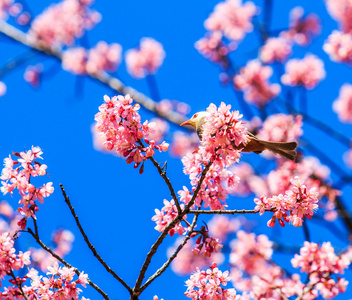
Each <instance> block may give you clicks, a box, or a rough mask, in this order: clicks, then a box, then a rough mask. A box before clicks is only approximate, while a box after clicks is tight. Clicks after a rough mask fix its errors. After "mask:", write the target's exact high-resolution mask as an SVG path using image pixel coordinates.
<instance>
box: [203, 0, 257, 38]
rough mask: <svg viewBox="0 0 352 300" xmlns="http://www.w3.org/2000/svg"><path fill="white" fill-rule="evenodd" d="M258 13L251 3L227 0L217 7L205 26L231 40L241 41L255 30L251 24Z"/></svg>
mask: <svg viewBox="0 0 352 300" xmlns="http://www.w3.org/2000/svg"><path fill="white" fill-rule="evenodd" d="M257 12H258V11H257V8H256V6H255V5H254V3H253V2H251V1H247V2H246V3H244V4H242V0H226V1H225V2H220V3H219V4H217V5H216V6H215V8H214V11H213V12H212V13H211V14H210V16H209V17H208V19H206V20H205V22H204V26H205V28H206V29H207V30H209V31H220V32H222V33H223V34H224V35H225V36H226V37H227V38H228V39H230V40H234V41H240V40H242V39H243V38H244V36H245V35H246V33H248V32H251V31H252V30H253V25H252V23H251V22H252V18H253V16H254V15H256V14H257Z"/></svg>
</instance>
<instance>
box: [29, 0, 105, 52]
mask: <svg viewBox="0 0 352 300" xmlns="http://www.w3.org/2000/svg"><path fill="white" fill-rule="evenodd" d="M92 3H93V0H84V1H81V0H63V1H62V2H60V3H57V4H53V5H51V6H49V7H48V8H47V9H46V10H45V11H44V12H43V13H42V14H40V15H39V16H37V17H36V18H35V19H34V20H33V22H32V24H31V28H30V30H29V34H30V35H31V36H33V37H34V38H37V39H39V40H40V41H42V42H43V43H44V44H45V45H46V46H47V47H61V46H62V45H67V46H69V45H72V44H73V43H74V41H75V39H76V38H79V37H81V36H83V34H84V31H85V30H87V29H91V28H92V27H94V26H95V25H96V24H97V23H98V22H99V21H100V19H101V16H100V14H99V13H98V12H96V11H94V10H91V9H90V8H89V6H90V5H91V4H92Z"/></svg>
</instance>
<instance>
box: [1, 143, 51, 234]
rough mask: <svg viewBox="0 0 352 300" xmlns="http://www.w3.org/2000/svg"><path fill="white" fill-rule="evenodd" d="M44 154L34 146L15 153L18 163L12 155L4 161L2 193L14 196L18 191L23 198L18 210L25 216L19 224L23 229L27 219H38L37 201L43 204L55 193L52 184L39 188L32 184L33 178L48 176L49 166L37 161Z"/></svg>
mask: <svg viewBox="0 0 352 300" xmlns="http://www.w3.org/2000/svg"><path fill="white" fill-rule="evenodd" d="M42 153H43V152H42V150H41V149H40V148H39V147H33V146H32V149H31V150H28V151H23V152H20V153H17V152H16V153H14V155H15V156H17V157H18V159H17V161H15V160H12V158H11V155H10V156H9V157H7V158H5V159H4V165H5V167H4V168H3V169H2V172H1V177H0V179H1V180H3V181H2V182H1V184H2V186H1V192H2V193H3V194H4V195H5V194H7V193H10V194H13V190H14V189H16V188H17V189H18V192H19V194H20V196H21V199H20V200H19V202H18V203H19V204H20V205H22V207H19V208H18V211H19V212H20V213H21V214H22V215H23V216H25V218H23V219H22V220H21V222H20V224H19V225H20V226H21V227H22V229H24V228H25V227H26V222H27V221H26V218H30V217H33V218H34V219H36V216H35V213H36V212H37V211H38V210H39V207H38V205H37V203H36V202H35V201H36V200H38V201H39V203H41V204H43V203H44V198H46V197H49V196H50V195H51V194H52V193H53V192H54V188H53V187H52V184H53V183H52V182H48V183H47V184H44V185H43V186H42V187H38V188H36V187H35V186H34V185H33V184H32V183H30V179H31V177H37V176H43V175H45V174H47V173H46V169H47V166H46V165H45V164H41V163H39V162H38V161H36V159H38V158H40V159H43V158H42V157H41V156H40V155H41V154H42ZM17 165H18V166H17ZM16 166H17V167H16Z"/></svg>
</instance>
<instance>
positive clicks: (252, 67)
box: [233, 60, 281, 107]
mask: <svg viewBox="0 0 352 300" xmlns="http://www.w3.org/2000/svg"><path fill="white" fill-rule="evenodd" d="M272 74H273V70H272V68H271V67H269V66H263V65H262V64H261V63H260V61H259V60H251V61H249V62H248V63H247V65H246V66H245V67H243V68H241V69H240V72H239V74H238V75H236V76H235V77H234V79H233V81H234V86H235V88H236V89H238V90H241V91H243V92H244V100H246V101H247V102H248V103H251V104H254V105H256V106H258V107H262V106H264V105H265V104H267V103H268V102H269V101H270V100H272V99H273V98H275V97H276V96H277V95H278V94H279V93H280V90H281V88H280V85H278V84H270V82H269V78H270V77H271V75H272Z"/></svg>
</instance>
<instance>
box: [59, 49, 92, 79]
mask: <svg viewBox="0 0 352 300" xmlns="http://www.w3.org/2000/svg"><path fill="white" fill-rule="evenodd" d="M86 64H87V51H86V49H84V48H83V47H77V48H70V49H68V50H66V51H65V52H64V53H63V55H62V68H63V69H65V70H67V71H69V72H72V73H73V74H77V75H83V74H86Z"/></svg>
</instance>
